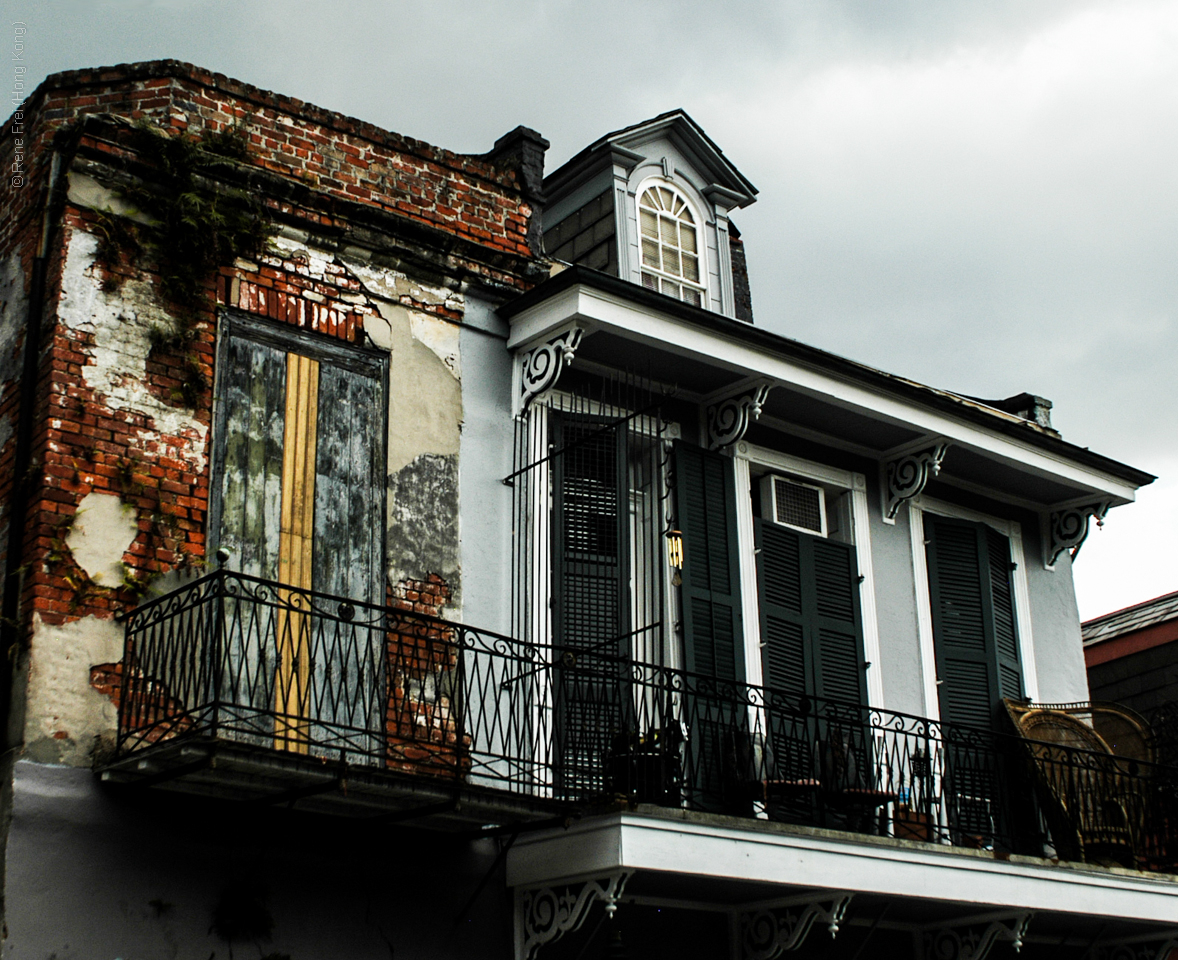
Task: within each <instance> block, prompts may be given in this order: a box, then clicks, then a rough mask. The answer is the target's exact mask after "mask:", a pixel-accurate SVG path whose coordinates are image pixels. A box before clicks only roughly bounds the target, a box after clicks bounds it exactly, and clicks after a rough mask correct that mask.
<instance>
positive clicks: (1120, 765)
mask: <svg viewBox="0 0 1178 960" xmlns="http://www.w3.org/2000/svg"><path fill="white" fill-rule="evenodd" d="M1003 703H1004V704H1005V706H1006V711H1007V714H1008V715H1009V717H1010V719H1011V721H1012V722H1013V724H1014V727H1015V730H1016V731H1017V732H1018V734H1019V735H1020V737H1021V740H1022V743H1023V745H1024V748H1025V750H1026V756H1027V757H1028V760H1029V761H1030V767H1031V770H1032V773H1033V775H1034V779H1035V783H1036V787H1037V788H1038V793H1039V796H1040V800H1041V802H1042V804H1043V812H1044V815H1045V817H1046V819H1047V824H1048V827H1049V828H1050V830H1051V835H1052V839H1053V841H1054V843H1055V848H1056V851H1057V853H1058V854H1059V855H1060V857H1061V858H1063V859H1065V860H1080V861H1090V862H1107V861H1111V862H1114V863H1117V864H1120V865H1123V866H1134V865H1136V864H1137V862H1138V859H1139V855H1140V853H1141V850H1142V841H1143V838H1144V834H1145V833H1146V832H1147V830H1148V827H1147V825H1146V822H1145V821H1146V807H1147V803H1146V800H1147V797H1146V784H1147V780H1146V778H1145V776H1143V772H1142V770H1141V764H1142V763H1144V764H1146V765H1147V766H1148V765H1149V764H1150V763H1151V761H1152V759H1153V750H1152V746H1151V741H1150V737H1149V733H1148V728H1147V727H1146V725H1145V723H1144V721H1142V720H1141V719H1140V718H1139V717H1138V716H1137V715H1136V714H1135V713H1133V711H1131V710H1128V709H1127V708H1123V707H1120V706H1118V705H1116V704H1106V703H1087V704H1048V705H1040V704H1030V703H1025V702H1020V701H1014V700H1010V699H1006V700H1004V701H1003ZM1102 733H1103V734H1104V736H1102ZM1106 736H1107V737H1110V738H1111V739H1112V741H1113V743H1115V744H1116V746H1117V749H1116V750H1114V749H1113V747H1112V746H1110V743H1109V741H1108V740H1107V739H1106Z"/></svg>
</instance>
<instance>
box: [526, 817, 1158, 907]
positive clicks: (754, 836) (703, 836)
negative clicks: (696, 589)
mask: <svg viewBox="0 0 1178 960" xmlns="http://www.w3.org/2000/svg"><path fill="white" fill-rule="evenodd" d="M707 819H708V818H706V817H704V816H700V815H691V814H684V815H675V814H672V815H669V816H658V815H653V814H651V815H645V814H643V813H618V814H611V815H607V816H603V817H596V818H592V819H586V820H582V821H580V822H579V823H576V824H574V825H573V826H571V827H570V828H569V829H568V830H558V831H553V832H552V833H543V834H539V833H538V834H533V835H528V836H520V838H519V839H518V840H517V841H516V843H515V845H514V846H513V847H512V849H511V852H510V854H509V855H508V858H507V883H508V886H523V885H531V884H540V883H553V882H556V881H558V880H561V879H563V878H565V877H568V876H574V875H593V874H598V873H603V872H609V871H615V870H638V871H652V872H656V873H666V874H679V875H688V876H697V877H710V878H715V879H719V880H733V881H753V882H760V883H776V884H781V885H782V886H783V887H792V888H804V889H815V888H817V889H826V890H835V889H838V890H847V891H853V892H856V893H872V894H880V895H885V896H896V897H914V898H919V899H923V900H932V901H941V902H955V903H971V904H979V905H985V906H990V907H1007V906H1017V907H1019V908H1020V909H1026V910H1037V911H1061V912H1067V913H1071V914H1085V915H1089V916H1106V917H1118V918H1125V919H1134V920H1147V921H1158V922H1165V923H1178V883H1176V882H1175V879H1174V878H1173V877H1171V876H1168V875H1164V874H1145V873H1137V872H1135V871H1130V870H1119V869H1109V868H1101V867H1092V866H1087V865H1083V864H1055V863H1052V862H1051V861H1047V860H1038V859H1035V858H1031V857H1017V856H1016V857H1009V858H1004V857H999V856H996V855H995V854H992V853H988V852H986V851H981V850H963V849H957V848H952V847H940V846H938V845H936V844H926V843H914V842H904V841H897V840H892V839H890V838H886V837H857V836H856V835H854V834H841V835H840V834H836V833H834V832H833V831H819V830H807V829H806V828H789V827H781V826H780V825H777V824H765V823H763V822H761V821H750V822H749V826H748V828H747V829H741V828H739V827H735V826H729V825H727V824H728V823H731V822H732V821H731V820H730V819H728V818H724V819H725V821H726V822H725V823H724V825H720V824H719V823H717V822H706V821H707ZM711 819H713V820H720V818H711Z"/></svg>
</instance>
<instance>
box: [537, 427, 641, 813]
mask: <svg viewBox="0 0 1178 960" xmlns="http://www.w3.org/2000/svg"><path fill="white" fill-rule="evenodd" d="M551 423H552V443H553V448H554V449H555V450H556V451H557V453H556V455H555V456H554V457H553V460H552V487H553V512H552V521H553V532H552V542H553V554H552V558H553V564H552V576H553V593H552V623H553V639H554V646H555V655H556V661H557V664H558V666H557V667H556V671H555V675H554V679H555V684H556V691H555V693H556V736H557V744H558V750H557V754H558V765H557V780H558V786H557V790H558V793H559V794H560V795H561V796H562V797H566V798H572V799H583V798H585V797H587V796H592V795H594V794H597V793H599V792H600V791H601V790H602V789H603V788H604V787H605V764H606V758H607V756H608V755H609V752H610V749H611V744H612V742H613V741H614V739H615V738H616V737H617V736H618V734H619V733H622V732H623V731H624V730H625V729H626V727H627V726H628V724H629V723H631V722H632V718H630V717H627V716H626V715H625V713H626V704H627V703H628V698H629V693H628V691H627V690H626V688H625V683H624V679H625V678H624V661H623V660H622V659H621V658H622V657H624V656H625V655H626V653H627V652H628V650H629V642H628V639H627V637H628V634H629V632H630V626H629V624H630V599H629V597H630V593H629V552H630V527H629V503H628V497H629V486H628V483H627V477H626V449H627V431H626V428H625V425H624V424H622V425H616V426H612V427H609V425H608V424H607V422H606V421H604V420H601V419H600V418H596V417H593V418H586V417H576V416H572V415H564V414H560V413H557V412H554V413H553V414H552V421H551Z"/></svg>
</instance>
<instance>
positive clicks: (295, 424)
mask: <svg viewBox="0 0 1178 960" xmlns="http://www.w3.org/2000/svg"><path fill="white" fill-rule="evenodd" d="M318 397H319V363H318V362H317V361H315V360H312V359H311V358H310V357H304V356H301V355H299V354H297V353H290V354H287V365H286V429H285V432H284V435H283V441H282V526H281V533H280V537H279V553H278V570H279V580H280V581H281V582H283V583H286V584H290V586H292V587H297V588H300V589H303V590H310V589H312V588H313V587H314V586H315V583H314V579H313V552H314V535H315V449H316V436H317V432H318V423H319V399H318ZM283 594H285V595H284V596H283V599H284V600H287V599H289V598H290V596H291V594H290V592H289V591H283ZM277 645H278V674H277V677H276V684H275V704H274V706H275V711H276V713H277V714H278V717H277V719H276V720H275V726H274V740H275V746H277V747H279V748H282V749H288V750H298V751H300V752H305V751H306V749H307V741H308V733H309V731H308V727H307V724H306V723H305V722H300V721H299V719H297V718H302V717H306V716H308V714H309V712H310V711H311V709H312V707H311V703H310V698H311V691H310V689H309V686H308V683H309V680H310V671H311V667H310V661H311V649H310V648H311V618H310V616H309V614H306V613H296V612H291V611H290V610H288V609H287V608H285V607H283V608H280V609H279V611H278V618H277Z"/></svg>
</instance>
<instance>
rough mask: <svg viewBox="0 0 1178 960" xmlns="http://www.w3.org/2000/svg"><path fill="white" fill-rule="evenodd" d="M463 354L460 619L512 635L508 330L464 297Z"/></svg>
mask: <svg viewBox="0 0 1178 960" xmlns="http://www.w3.org/2000/svg"><path fill="white" fill-rule="evenodd" d="M461 344H462V354H463V357H464V358H465V361H466V366H467V369H468V370H472V371H474V370H477V371H478V374H477V375H472V376H468V377H467V378H466V381H465V382H464V384H463V393H462V442H461V446H460V452H459V469H458V477H459V484H460V489H461V497H460V501H459V507H460V510H459V522H460V525H461V533H462V549H461V560H462V589H463V596H464V598H465V599H464V602H463V619H464V620H465V621H466V622H467V623H471V624H474V625H476V626H480V627H485V628H486V629H488V630H494V631H496V632H498V633H510V631H511V542H512V529H511V488H510V487H508V486H507V485H506V484H504V483H503V478H504V477H506V476H507V475H508V474H509V473H511V462H512V440H513V421H512V419H511V365H512V359H511V354H510V353H508V351H507V323H506V322H505V321H503V320H501V319H500V318H499V317H497V316H496V315H495V313H494V312H493V309H492V306H491V305H490V304H489V303H487V302H486V301H484V300H480V299H477V298H475V297H472V296H468V297H467V301H466V317H465V321H464V323H463V327H462V341H461Z"/></svg>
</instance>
